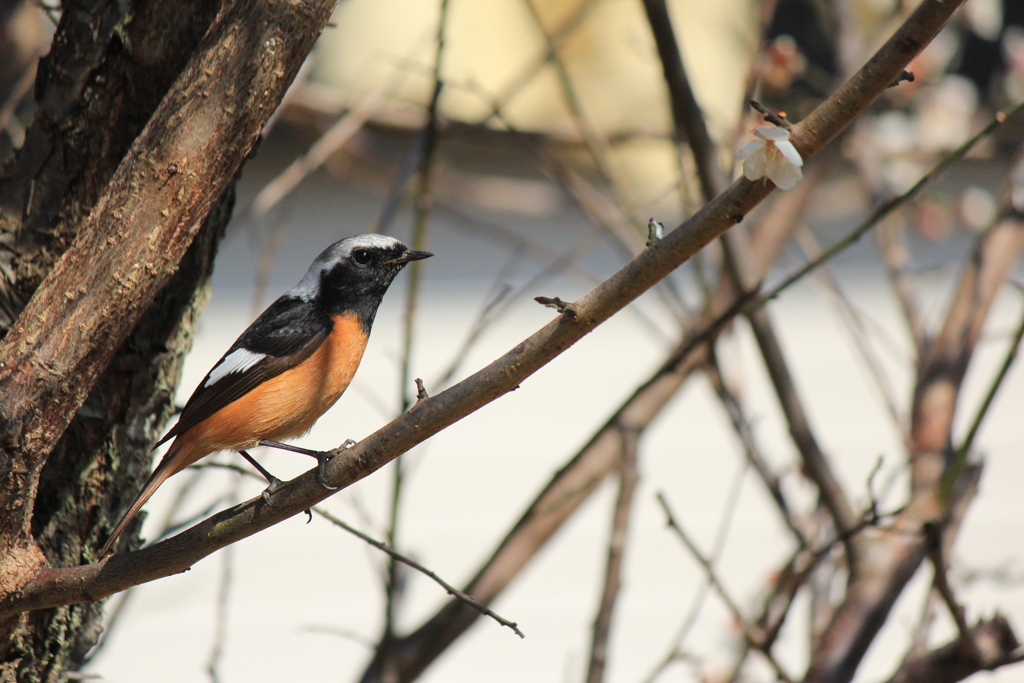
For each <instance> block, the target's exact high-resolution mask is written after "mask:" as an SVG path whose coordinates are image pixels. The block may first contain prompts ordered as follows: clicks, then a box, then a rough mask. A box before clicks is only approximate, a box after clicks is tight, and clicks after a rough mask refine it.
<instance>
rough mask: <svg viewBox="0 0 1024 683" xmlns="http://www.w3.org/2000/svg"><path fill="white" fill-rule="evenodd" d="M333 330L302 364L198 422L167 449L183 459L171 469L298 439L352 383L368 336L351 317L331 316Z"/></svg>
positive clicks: (354, 318) (353, 315)
mask: <svg viewBox="0 0 1024 683" xmlns="http://www.w3.org/2000/svg"><path fill="white" fill-rule="evenodd" d="M331 318H332V320H333V321H334V327H333V329H332V330H331V334H330V335H328V337H327V338H326V339H325V340H324V341H323V343H322V344H320V347H319V348H318V349H317V350H316V351H314V352H313V353H312V355H310V356H309V358H307V359H306V360H304V361H302V363H300V364H298V365H296V366H295V367H294V368H291V369H290V370H286V371H285V372H282V373H281V374H280V375H278V376H277V377H274V378H273V379H270V380H268V381H266V382H264V383H263V384H261V385H260V386H258V387H256V388H255V389H253V390H252V391H250V392H249V393H247V394H246V395H245V396H242V397H241V398H239V399H238V400H236V401H234V402H233V403H230V404H228V405H227V406H225V407H224V408H222V409H221V410H219V411H217V413H215V414H214V415H212V416H210V417H209V418H207V419H206V420H203V421H202V422H200V423H199V424H197V425H196V426H195V427H193V428H192V429H190V430H188V432H186V433H185V434H182V435H180V436H179V437H178V438H177V439H176V440H175V441H176V443H174V444H172V445H171V450H172V451H175V450H177V449H176V448H175V446H179V444H178V443H177V441H179V440H180V441H181V442H182V443H181V444H180V447H181V449H182V450H188V451H189V454H188V456H186V457H184V458H182V462H181V464H180V465H179V466H178V468H177V469H176V470H175V471H180V470H181V469H183V468H185V467H187V466H188V465H190V464H192V463H193V462H195V461H196V460H198V459H199V458H201V457H203V456H205V455H207V454H209V453H213V452H215V451H219V450H225V449H231V450H240V449H244V448H247V447H251V446H253V445H255V443H256V442H257V441H259V440H260V439H272V440H274V441H283V440H285V439H290V438H294V437H296V436H301V435H302V434H305V433H306V432H308V431H309V430H310V428H311V427H312V426H313V424H314V423H315V422H316V421H317V419H319V417H320V416H321V415H323V414H324V412H326V411H327V409H328V408H330V407H331V406H332V405H334V403H335V401H337V400H338V398H339V397H340V396H341V394H342V393H343V392H344V391H345V389H346V388H348V385H349V383H350V382H351V381H352V377H353V375H355V373H356V369H357V368H358V367H359V361H360V360H361V359H362V357H363V350H364V349H366V341H367V339H368V335H367V334H366V333H365V332H363V329H362V326H361V325H360V324H359V320H358V318H357V316H356V315H355V314H352V313H346V314H343V315H339V316H331Z"/></svg>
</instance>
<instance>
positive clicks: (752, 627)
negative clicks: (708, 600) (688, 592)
mask: <svg viewBox="0 0 1024 683" xmlns="http://www.w3.org/2000/svg"><path fill="white" fill-rule="evenodd" d="M657 497H658V503H660V504H661V508H662V510H664V512H665V518H666V523H667V524H668V526H669V528H670V529H672V530H673V531H674V532H675V533H676V536H678V537H679V539H680V540H681V541H682V542H683V545H685V546H686V549H687V550H689V551H690V554H691V555H693V558H694V559H695V560H696V561H697V564H699V565H700V566H701V568H702V569H703V570H704V575H705V576H706V577H707V580H708V582H709V583H710V584H711V585H712V586H714V588H715V592H716V593H718V597H719V598H721V600H722V602H723V603H724V604H725V606H726V609H728V610H729V612H730V614H731V615H732V618H733V620H734V621H735V622H736V624H737V625H738V626H739V627H740V630H741V631H742V632H743V639H744V640H745V641H746V642H747V644H748V645H750V646H751V647H753V648H754V649H755V650H757V651H758V652H760V653H761V654H762V655H764V658H765V659H766V660H767V661H768V663H769V664H770V665H771V667H772V669H773V670H774V671H775V675H776V676H778V677H779V680H781V681H783V682H784V683H792V680H793V679H792V678H790V677H789V675H788V674H787V673H786V672H785V670H784V669H783V668H782V665H781V664H779V662H778V660H776V659H775V657H774V656H773V655H772V653H771V649H770V648H768V647H765V645H764V643H765V634H764V632H763V631H762V630H761V628H760V627H759V626H757V625H756V624H751V623H750V622H749V621H748V620H747V618H746V617H745V616H743V612H742V611H741V610H740V608H739V605H737V604H736V601H735V600H733V599H732V597H731V596H730V595H729V592H728V591H726V590H725V586H724V585H723V584H722V582H721V581H719V579H718V574H717V572H715V568H714V566H713V565H712V564H711V561H710V560H709V559H708V558H707V557H705V556H704V554H703V553H702V552H701V551H700V549H699V548H698V547H697V545H696V544H695V543H694V542H693V539H691V538H690V536H689V534H687V533H686V531H684V530H683V527H682V526H680V524H679V522H678V521H677V520H676V518H675V515H673V514H672V508H670V507H669V504H668V500H666V499H665V494H664V493H662V492H661V491H659V492H658V494H657Z"/></svg>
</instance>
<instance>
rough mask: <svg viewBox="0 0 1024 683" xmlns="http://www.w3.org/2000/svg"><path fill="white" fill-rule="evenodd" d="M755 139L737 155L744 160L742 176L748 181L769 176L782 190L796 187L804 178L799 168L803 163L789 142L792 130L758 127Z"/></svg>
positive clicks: (798, 153)
mask: <svg viewBox="0 0 1024 683" xmlns="http://www.w3.org/2000/svg"><path fill="white" fill-rule="evenodd" d="M754 137H755V138H756V139H755V140H752V141H751V142H749V143H747V145H746V146H745V147H744V148H743V149H741V150H740V151H739V152H737V153H736V158H737V159H742V160H743V175H745V176H746V177H747V180H758V179H759V178H764V177H765V176H767V177H768V179H769V180H771V181H772V182H773V183H775V186H776V187H778V188H779V189H780V190H789V189H791V188H793V187H796V184H797V183H798V182H800V179H801V178H803V177H804V174H803V171H801V170H800V167H801V166H803V165H804V160H803V159H802V158H800V152H798V151H796V147H794V146H793V143H792V142H790V141H789V131H788V130H786V129H785V128H776V127H775V126H758V127H757V128H755V129H754Z"/></svg>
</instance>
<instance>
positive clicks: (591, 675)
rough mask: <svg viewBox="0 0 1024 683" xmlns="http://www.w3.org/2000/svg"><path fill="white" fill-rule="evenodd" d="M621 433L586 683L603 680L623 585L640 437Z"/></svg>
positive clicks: (634, 434) (625, 430) (622, 431)
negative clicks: (616, 489)
mask: <svg viewBox="0 0 1024 683" xmlns="http://www.w3.org/2000/svg"><path fill="white" fill-rule="evenodd" d="M620 434H621V435H622V463H621V464H620V466H619V495H618V498H617V499H616V501H615V510H614V512H613V514H612V533H611V537H610V538H609V539H608V562H607V564H606V565H605V574H604V589H603V590H602V593H601V605H600V607H599V608H598V611H597V617H596V618H595V619H594V630H593V638H592V640H591V644H590V666H589V667H588V669H587V683H601V681H603V680H604V672H605V665H606V664H607V661H608V635H609V634H610V633H611V626H612V616H613V614H614V611H615V603H616V601H617V599H618V597H619V588H620V587H621V585H622V561H623V557H624V555H625V551H626V539H627V536H628V529H629V518H630V515H631V513H632V510H633V494H634V493H635V491H636V481H637V463H636V461H637V439H638V438H639V434H638V433H637V432H635V431H632V430H627V429H623V430H621V431H620Z"/></svg>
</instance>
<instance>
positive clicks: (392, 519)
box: [381, 0, 448, 649]
mask: <svg viewBox="0 0 1024 683" xmlns="http://www.w3.org/2000/svg"><path fill="white" fill-rule="evenodd" d="M447 28H448V0H441V7H440V13H439V16H438V22H437V49H436V52H435V54H434V74H433V75H434V90H433V94H432V95H431V98H430V103H429V105H428V106H427V124H426V126H425V128H424V131H423V135H424V138H423V159H422V161H421V164H420V168H419V188H418V189H417V192H416V205H415V218H414V221H413V234H412V245H411V247H412V249H413V250H415V251H419V250H422V249H423V248H424V247H425V246H426V242H427V232H428V227H429V220H430V210H431V199H430V196H431V179H432V176H433V168H434V162H435V153H436V151H437V137H438V127H439V126H438V105H439V104H440V101H441V92H442V91H443V90H444V81H442V80H441V73H442V68H441V65H442V57H443V56H444V49H445V31H446V30H447ZM408 271H409V275H408V280H407V282H408V283H409V284H408V287H407V289H406V296H405V316H404V318H403V321H402V355H401V359H402V362H401V372H400V373H399V387H398V391H399V394H398V395H399V397H400V399H401V406H402V412H405V411H406V410H408V409H409V406H410V405H412V400H411V399H410V398H409V393H408V392H409V386H410V384H411V380H412V347H413V337H414V335H415V329H416V312H417V308H418V306H419V298H420V297H419V294H420V277H421V274H422V272H423V270H422V264H421V263H420V262H419V261H414V262H413V263H411V264H410V265H409V267H408ZM392 473H393V476H392V488H391V507H390V511H389V524H388V536H387V538H388V545H389V546H391V547H392V548H394V547H397V546H398V543H397V539H398V524H399V508H400V505H401V502H402V493H403V487H404V483H405V467H404V460H403V459H402V458H397V459H396V461H395V464H394V468H393V469H392ZM390 558H391V561H390V562H389V563H388V583H387V601H386V605H385V616H384V633H383V636H382V643H381V646H382V648H384V649H386V648H387V647H388V645H389V644H390V642H391V641H392V639H393V638H394V629H395V626H394V625H395V621H396V619H397V617H398V615H397V609H398V598H399V593H398V590H399V572H398V562H397V558H395V557H394V556H393V555H392V556H390Z"/></svg>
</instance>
